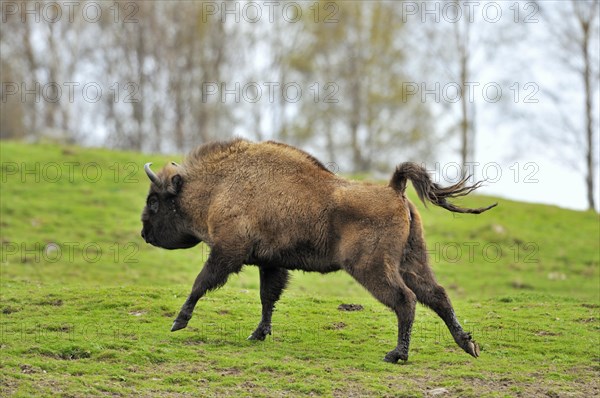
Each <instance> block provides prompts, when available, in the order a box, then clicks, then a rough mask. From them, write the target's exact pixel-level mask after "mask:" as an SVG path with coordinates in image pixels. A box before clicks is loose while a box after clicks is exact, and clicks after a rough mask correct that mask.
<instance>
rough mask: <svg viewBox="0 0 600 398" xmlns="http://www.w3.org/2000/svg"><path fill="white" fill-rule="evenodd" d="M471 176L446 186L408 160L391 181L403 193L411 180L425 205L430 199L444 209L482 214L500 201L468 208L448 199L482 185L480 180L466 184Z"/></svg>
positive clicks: (395, 188) (393, 186)
mask: <svg viewBox="0 0 600 398" xmlns="http://www.w3.org/2000/svg"><path fill="white" fill-rule="evenodd" d="M470 177H471V176H467V177H465V178H463V179H462V180H460V181H459V182H458V183H456V184H454V185H451V186H449V187H446V188H444V187H441V186H440V185H438V184H436V183H435V182H433V181H432V180H431V178H430V177H429V174H427V171H426V170H425V169H424V168H423V167H421V166H419V165H418V164H416V163H412V162H406V163H402V164H400V165H399V166H398V167H397V168H396V171H395V172H394V175H393V176H392V180H391V181H390V186H391V187H392V188H393V189H394V190H396V191H397V192H399V193H402V194H403V193H404V191H405V190H406V181H407V180H410V181H411V182H412V184H413V186H414V187H415V190H416V191H417V195H418V196H419V199H421V201H422V202H423V203H424V204H425V205H427V201H429V202H431V203H433V204H434V205H436V206H440V207H443V208H444V209H446V210H449V211H452V212H455V213H471V214H480V213H483V212H484V211H487V210H489V209H491V208H492V207H494V206H496V205H497V204H498V203H494V204H493V205H490V206H487V207H480V208H478V209H467V208H462V207H458V206H456V205H454V204H452V203H450V202H448V201H447V199H449V198H456V197H459V196H465V195H468V194H469V193H471V192H472V191H474V190H475V189H477V188H479V187H480V186H481V184H482V182H481V181H478V182H476V183H475V184H473V185H465V184H466V182H467V180H468V179H469V178H470Z"/></svg>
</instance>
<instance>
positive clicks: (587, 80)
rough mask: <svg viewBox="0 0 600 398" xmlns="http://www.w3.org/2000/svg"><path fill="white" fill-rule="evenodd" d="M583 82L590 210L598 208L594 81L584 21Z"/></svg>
mask: <svg viewBox="0 0 600 398" xmlns="http://www.w3.org/2000/svg"><path fill="white" fill-rule="evenodd" d="M582 28H583V29H582V30H583V41H582V43H581V44H582V50H583V62H584V70H583V84H584V87H585V122H586V154H585V167H586V175H585V185H586V189H587V201H588V208H589V209H590V210H595V209H596V204H595V201H594V157H593V156H594V153H593V145H594V133H593V127H592V124H593V120H592V118H593V116H592V87H591V86H592V83H591V65H590V62H591V60H590V54H589V41H590V25H589V24H586V23H583V21H582Z"/></svg>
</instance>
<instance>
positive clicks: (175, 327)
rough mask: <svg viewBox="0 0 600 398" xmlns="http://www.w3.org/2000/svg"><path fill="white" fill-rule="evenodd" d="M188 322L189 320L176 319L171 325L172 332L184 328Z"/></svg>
mask: <svg viewBox="0 0 600 398" xmlns="http://www.w3.org/2000/svg"><path fill="white" fill-rule="evenodd" d="M187 324H188V321H183V320H179V319H176V320H175V322H173V326H171V332H176V331H178V330H179V329H183V328H184V327H186V326H187Z"/></svg>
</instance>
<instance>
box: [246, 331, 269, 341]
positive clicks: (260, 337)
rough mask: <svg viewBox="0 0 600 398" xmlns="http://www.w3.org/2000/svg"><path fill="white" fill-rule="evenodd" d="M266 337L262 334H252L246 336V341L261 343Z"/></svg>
mask: <svg viewBox="0 0 600 398" xmlns="http://www.w3.org/2000/svg"><path fill="white" fill-rule="evenodd" d="M266 337H267V336H265V335H264V334H254V333H252V334H251V335H250V336H248V340H258V341H263V340H264V339H265V338H266Z"/></svg>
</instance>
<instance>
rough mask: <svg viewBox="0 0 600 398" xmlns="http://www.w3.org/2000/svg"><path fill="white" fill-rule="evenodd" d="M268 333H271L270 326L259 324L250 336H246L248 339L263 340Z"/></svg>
mask: <svg viewBox="0 0 600 398" xmlns="http://www.w3.org/2000/svg"><path fill="white" fill-rule="evenodd" d="M268 334H271V326H259V327H258V328H256V330H255V331H254V332H252V334H251V335H250V336H248V340H260V341H263V340H264V339H265V338H266V337H267V335H268Z"/></svg>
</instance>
